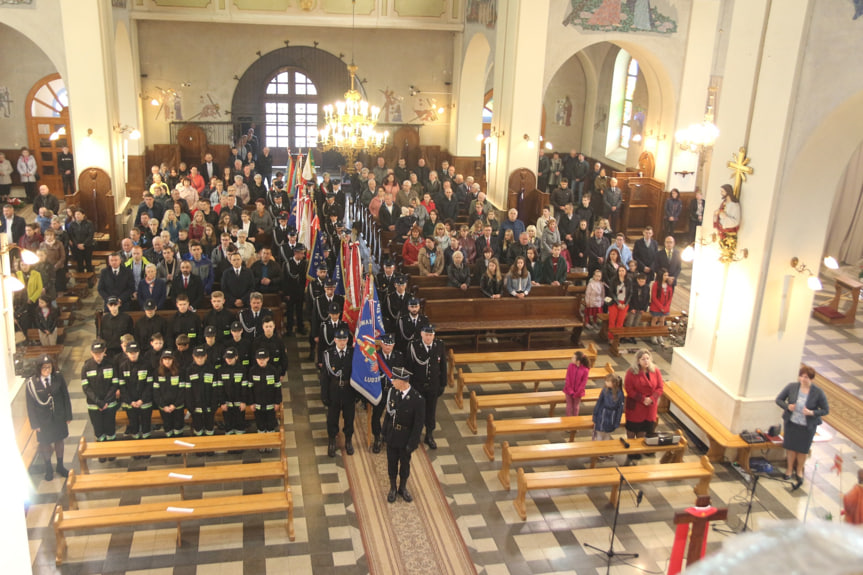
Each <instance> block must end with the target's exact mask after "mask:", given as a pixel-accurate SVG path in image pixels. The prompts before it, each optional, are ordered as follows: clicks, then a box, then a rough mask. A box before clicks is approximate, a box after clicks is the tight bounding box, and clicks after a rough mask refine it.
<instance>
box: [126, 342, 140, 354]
mask: <svg viewBox="0 0 863 575" xmlns="http://www.w3.org/2000/svg"><path fill="white" fill-rule="evenodd" d="M136 351H141V348H140V347H138V344H137V343H135V342H134V341H133V342H132V343H129V344H127V345H126V353H135V352H136Z"/></svg>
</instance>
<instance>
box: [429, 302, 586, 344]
mask: <svg viewBox="0 0 863 575" xmlns="http://www.w3.org/2000/svg"><path fill="white" fill-rule="evenodd" d="M582 299H583V298H582V297H581V294H576V295H575V297H572V296H563V297H541V298H531V297H527V298H524V299H517V298H507V299H498V300H493V299H488V298H480V299H476V298H468V299H449V300H447V299H444V300H428V301H426V302H425V314H426V316H428V318H429V320H430V321H431V323H433V324H434V326H435V328H436V330H437V331H438V333H441V334H444V333H458V332H461V333H471V334H473V337H474V351H479V339H480V336H481V334H484V333H486V332H488V331H490V330H491V331H494V330H513V331H518V332H524V333H526V335H527V337H526V340H525V347H526V348H528V349H529V348H530V340H531V335H532V333H534V332H536V331H548V330H561V329H572V334H571V336H570V341H571V342H572V343H573V344H575V345H580V344H579V341H580V340H581V330H582V327H583V326H584V324H583V323H582V318H581V303H582Z"/></svg>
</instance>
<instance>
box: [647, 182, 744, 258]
mask: <svg viewBox="0 0 863 575" xmlns="http://www.w3.org/2000/svg"><path fill="white" fill-rule="evenodd" d="M630 185H632V184H630ZM717 243H718V244H719V245H720V247H721V246H722V244H721V243H720V242H719V236H717V235H716V234H715V233H713V234H710V237H709V238H708V239H704V238H702V237H699V238H698V239H696V240H695V241H694V242H692V243H691V244H689V245H688V246H686V247H685V248H684V249H683V253H681V254H680V259H681V260H683V261H685V262H686V263H691V262H693V261H694V260H695V259H696V257H697V256H698V254H697V252H696V251H695V248H696V246H709V245H712V244H717ZM748 257H749V249H747V248H743V249H740V250H737V251H735V252H734V255H733V256H730V257H729V258H728V259H723V258H721V257H720V261H721V262H723V263H730V262H739V261H740V260H745V259H746V258H748Z"/></svg>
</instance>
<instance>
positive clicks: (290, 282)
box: [285, 244, 323, 336]
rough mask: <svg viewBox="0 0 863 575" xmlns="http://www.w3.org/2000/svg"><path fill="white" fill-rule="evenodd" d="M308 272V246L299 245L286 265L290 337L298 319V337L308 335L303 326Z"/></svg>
mask: <svg viewBox="0 0 863 575" xmlns="http://www.w3.org/2000/svg"><path fill="white" fill-rule="evenodd" d="M308 270H309V260H307V259H306V246H304V245H303V244H297V245H295V246H294V253H293V254H291V257H290V258H288V261H287V263H286V264H285V300H286V304H287V306H288V309H287V311H286V312H285V313H286V315H287V317H286V318H285V319H286V320H287V335H288V336H291V335H292V333H291V332H292V331H293V329H294V318H296V323H297V335H305V334H306V328H305V326H304V325H303V293H305V289H306V274H307V273H308ZM321 287H323V286H321ZM321 291H323V290H321Z"/></svg>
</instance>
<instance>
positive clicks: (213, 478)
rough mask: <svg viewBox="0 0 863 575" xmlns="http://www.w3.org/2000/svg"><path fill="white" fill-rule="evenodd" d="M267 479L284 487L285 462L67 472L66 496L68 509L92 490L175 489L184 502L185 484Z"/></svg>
mask: <svg viewBox="0 0 863 575" xmlns="http://www.w3.org/2000/svg"><path fill="white" fill-rule="evenodd" d="M267 479H280V480H281V481H282V482H283V485H287V482H288V461H287V460H286V459H282V460H281V461H263V462H261V463H235V464H231V465H208V466H205V467H188V468H182V469H178V468H168V469H148V470H147V471H133V472H130V471H120V472H117V473H91V474H85V475H78V474H76V473H75V472H74V471H69V479H68V480H67V481H66V493H67V495H68V496H69V508H70V509H78V496H79V495H81V494H84V493H93V492H96V491H125V490H128V489H151V488H157V487H179V488H180V499H185V498H186V490H185V488H186V486H188V485H209V484H213V483H231V482H243V481H264V480H267Z"/></svg>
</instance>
